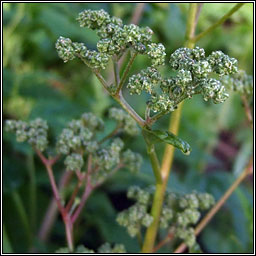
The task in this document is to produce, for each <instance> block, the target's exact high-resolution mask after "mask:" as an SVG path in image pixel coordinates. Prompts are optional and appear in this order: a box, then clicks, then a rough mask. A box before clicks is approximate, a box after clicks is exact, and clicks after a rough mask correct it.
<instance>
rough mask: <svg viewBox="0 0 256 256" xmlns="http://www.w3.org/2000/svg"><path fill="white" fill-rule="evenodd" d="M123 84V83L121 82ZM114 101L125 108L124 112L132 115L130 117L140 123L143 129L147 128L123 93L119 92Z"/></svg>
mask: <svg viewBox="0 0 256 256" xmlns="http://www.w3.org/2000/svg"><path fill="white" fill-rule="evenodd" d="M120 83H121V82H120ZM114 99H115V100H116V101H117V102H118V103H119V104H120V105H121V106H122V107H123V109H124V110H126V111H127V112H128V114H130V116H131V117H132V118H133V119H134V120H135V121H136V122H137V123H138V125H139V126H140V127H142V128H144V127H145V126H146V123H145V121H144V120H143V119H142V118H141V117H140V116H139V115H138V114H137V112H136V111H135V110H134V109H133V108H132V107H131V106H130V105H129V104H128V103H127V102H126V100H125V99H124V97H123V94H122V91H120V92H119V95H118V96H115V97H114Z"/></svg>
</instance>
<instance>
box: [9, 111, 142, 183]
mask: <svg viewBox="0 0 256 256" xmlns="http://www.w3.org/2000/svg"><path fill="white" fill-rule="evenodd" d="M109 117H110V118H112V119H114V120H115V121H116V123H117V124H116V126H117V128H118V131H119V130H120V131H122V132H124V133H127V134H129V135H136V134H138V127H137V124H136V122H135V121H134V120H133V119H132V118H131V117H130V116H129V115H128V114H127V113H125V112H124V111H123V110H121V109H117V108H112V109H110V111H109ZM5 129H6V131H8V132H15V133H16V138H17V141H18V142H24V141H28V142H29V143H30V144H31V145H32V146H34V147H35V148H36V149H38V150H40V151H44V150H45V149H46V147H47V145H48V141H47V130H48V126H47V123H46V122H45V121H44V120H42V119H40V118H37V119H35V120H34V121H30V122H24V121H15V120H7V121H6V125H5ZM103 130H104V123H103V120H102V119H100V118H98V117H97V116H95V115H94V114H92V113H84V114H82V115H81V117H80V119H77V120H72V121H71V122H69V123H68V124H67V126H66V127H65V128H64V129H63V130H62V132H61V133H60V135H59V136H58V138H57V141H56V151H57V153H58V154H61V155H64V156H65V159H64V164H65V166H66V170H68V171H81V170H82V169H83V166H84V164H85V163H86V157H87V156H88V155H91V158H92V159H91V160H92V161H91V162H92V165H93V166H92V167H93V169H96V170H97V171H95V172H93V173H92V174H91V176H92V177H91V179H92V183H94V184H96V183H98V182H102V181H104V180H105V179H106V178H107V177H108V175H109V174H111V173H112V172H113V171H114V170H115V169H116V168H118V169H120V168H121V167H125V168H127V169H128V170H130V171H131V172H137V171H139V169H140V166H141V164H142V157H141V156H140V155H139V154H138V153H135V152H133V151H131V150H130V149H126V150H124V143H123V141H122V140H121V139H120V138H118V137H117V138H114V139H110V138H109V139H108V142H106V143H103V142H102V141H101V140H99V139H98V137H100V136H99V133H100V132H102V131H103ZM107 138H108V137H107ZM87 162H88V161H87Z"/></svg>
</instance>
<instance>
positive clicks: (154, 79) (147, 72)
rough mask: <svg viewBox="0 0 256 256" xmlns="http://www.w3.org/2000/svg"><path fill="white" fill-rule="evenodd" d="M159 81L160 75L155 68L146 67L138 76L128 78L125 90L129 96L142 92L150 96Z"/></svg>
mask: <svg viewBox="0 0 256 256" xmlns="http://www.w3.org/2000/svg"><path fill="white" fill-rule="evenodd" d="M160 79H161V75H160V73H159V72H158V71H157V69H156V68H152V67H148V68H147V69H144V70H142V71H141V72H140V73H139V74H136V75H133V76H131V77H130V78H129V82H128V84H127V88H128V89H129V91H130V94H138V95H140V94H141V92H142V91H143V90H145V91H146V92H147V93H149V94H152V92H153V90H154V87H155V86H156V85H157V84H158V83H159V80H160Z"/></svg>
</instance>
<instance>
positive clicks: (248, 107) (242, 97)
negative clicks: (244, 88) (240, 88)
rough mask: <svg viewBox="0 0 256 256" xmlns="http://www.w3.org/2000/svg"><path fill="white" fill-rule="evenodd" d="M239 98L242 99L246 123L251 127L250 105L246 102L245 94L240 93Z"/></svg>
mask: <svg viewBox="0 0 256 256" xmlns="http://www.w3.org/2000/svg"><path fill="white" fill-rule="evenodd" d="M241 99H242V102H243V106H244V111H245V114H246V117H247V120H248V123H249V125H250V127H251V129H253V119H252V113H251V109H250V106H249V104H248V101H247V98H246V96H245V95H241Z"/></svg>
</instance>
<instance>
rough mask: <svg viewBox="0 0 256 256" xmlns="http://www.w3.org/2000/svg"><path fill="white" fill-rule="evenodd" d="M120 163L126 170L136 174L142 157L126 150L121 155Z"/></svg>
mask: <svg viewBox="0 0 256 256" xmlns="http://www.w3.org/2000/svg"><path fill="white" fill-rule="evenodd" d="M122 161H123V163H124V164H125V166H126V168H127V169H129V170H130V171H131V172H133V173H136V172H138V171H139V170H140V167H141V164H142V157H141V155H140V154H138V153H135V152H133V151H131V150H130V149H127V150H126V151H124V152H123V154H122Z"/></svg>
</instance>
